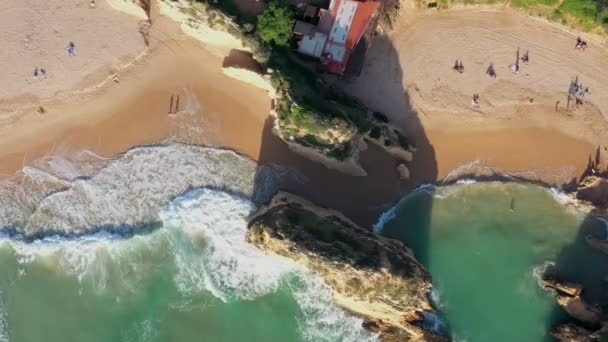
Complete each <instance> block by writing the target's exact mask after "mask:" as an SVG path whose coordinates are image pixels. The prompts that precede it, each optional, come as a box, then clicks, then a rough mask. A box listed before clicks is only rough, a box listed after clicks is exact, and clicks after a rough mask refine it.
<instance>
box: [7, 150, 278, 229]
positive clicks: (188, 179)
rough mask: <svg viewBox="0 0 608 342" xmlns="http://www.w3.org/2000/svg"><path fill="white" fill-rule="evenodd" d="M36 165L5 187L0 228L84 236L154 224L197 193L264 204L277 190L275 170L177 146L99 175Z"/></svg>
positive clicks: (114, 164)
mask: <svg viewBox="0 0 608 342" xmlns="http://www.w3.org/2000/svg"><path fill="white" fill-rule="evenodd" d="M91 158H92V157H91ZM93 159H94V158H93ZM39 164H40V165H43V164H44V165H43V166H44V167H43V166H40V168H36V167H26V168H24V169H23V171H22V179H21V181H20V183H18V184H17V183H15V182H14V181H11V180H8V181H5V182H3V183H2V184H0V227H2V228H5V229H6V228H8V229H12V230H16V231H18V232H21V233H25V234H39V233H43V232H48V231H51V232H57V233H62V234H83V233H86V232H87V231H90V230H92V229H93V230H94V229H98V228H99V227H111V228H117V227H118V228H120V227H133V226H138V225H142V224H146V223H151V222H156V221H158V219H159V218H158V213H159V212H160V209H161V208H162V207H163V206H165V205H166V204H167V203H168V202H169V201H170V200H171V199H173V198H175V197H177V196H179V195H180V194H182V193H184V192H186V191H187V190H189V189H192V188H197V187H212V188H217V189H223V190H227V191H230V192H234V193H241V194H243V195H245V196H248V197H252V198H253V199H254V201H266V200H268V199H269V197H270V196H271V195H272V194H273V193H274V191H275V190H276V186H275V183H274V177H273V176H272V170H271V168H265V167H258V166H257V165H256V164H255V163H254V162H253V161H251V160H249V159H247V158H244V157H242V156H240V155H238V154H237V153H235V152H232V151H229V150H221V149H213V148H207V147H200V146H193V145H185V144H178V143H171V144H167V145H156V146H144V147H138V148H134V149H132V150H130V151H128V152H126V153H125V154H123V155H121V156H120V157H117V158H115V159H112V160H103V161H102V162H100V163H99V165H101V166H99V165H97V164H96V165H97V166H98V167H100V168H99V169H97V170H96V171H95V172H93V171H91V167H87V168H83V167H80V166H79V167H75V166H74V167H72V165H71V164H69V162H68V161H67V160H65V159H61V160H58V159H57V158H55V159H53V160H50V161H49V160H46V161H45V162H40V163H39ZM79 174H80V176H79Z"/></svg>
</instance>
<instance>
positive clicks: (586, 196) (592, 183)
mask: <svg viewBox="0 0 608 342" xmlns="http://www.w3.org/2000/svg"><path fill="white" fill-rule="evenodd" d="M576 198H578V199H580V200H584V201H589V202H591V203H593V204H594V205H596V206H606V205H608V179H605V178H602V177H597V176H588V177H586V178H585V179H584V180H583V181H582V182H581V183H580V185H579V188H578V191H577V193H576Z"/></svg>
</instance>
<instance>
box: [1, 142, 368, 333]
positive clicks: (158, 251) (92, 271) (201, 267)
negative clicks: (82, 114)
mask: <svg viewBox="0 0 608 342" xmlns="http://www.w3.org/2000/svg"><path fill="white" fill-rule="evenodd" d="M82 156H83V157H86V158H88V159H90V161H91V162H90V163H87V164H86V165H84V166H83V165H82V164H78V163H74V162H73V161H72V160H67V159H57V158H55V159H53V158H49V159H47V160H44V161H42V162H41V163H39V164H38V165H37V166H36V167H29V168H26V169H24V170H23V173H22V175H20V177H21V178H20V179H21V182H20V183H19V184H18V185H19V186H17V185H15V182H14V180H10V181H7V182H6V183H4V184H2V185H1V186H2V189H1V191H0V223H1V224H2V226H3V227H4V230H3V232H4V233H2V234H1V235H0V253H2V255H10V256H12V257H14V260H15V264H16V267H17V268H18V274H17V276H16V277H17V278H16V279H17V280H16V281H19V279H22V278H23V277H26V276H27V275H28V273H29V272H31V270H32V267H34V266H35V267H44V268H45V269H48V270H51V271H52V272H53V273H54V274H63V275H65V276H67V277H72V278H73V279H75V280H76V281H77V283H78V284H79V286H80V291H81V292H82V291H85V292H86V291H90V290H92V291H93V292H95V293H100V294H108V293H111V294H112V296H114V297H115V298H116V300H117V301H120V298H128V297H129V296H131V295H133V294H136V293H138V291H140V289H141V288H142V286H143V284H145V282H146V281H150V279H153V278H152V277H153V274H156V273H155V272H159V271H158V270H157V269H158V268H159V267H163V269H165V268H166V269H167V270H169V271H170V272H166V273H163V275H164V276H168V277H170V281H171V282H172V283H173V284H174V286H175V289H176V290H177V291H178V292H179V294H180V296H182V297H183V298H186V300H187V299H188V298H195V297H196V296H200V295H201V293H204V294H208V295H211V296H212V297H215V298H217V299H219V300H220V301H221V302H224V303H230V302H234V301H248V300H253V299H255V298H259V297H261V296H264V295H267V294H271V293H274V292H276V291H278V290H279V288H288V289H289V292H290V293H291V295H292V296H293V298H294V299H295V301H296V303H297V305H298V307H299V310H300V313H301V314H300V315H299V316H298V317H297V322H298V326H299V329H300V333H301V335H302V336H303V337H304V338H305V339H306V340H309V341H336V340H341V341H373V340H376V339H377V336H375V335H373V334H370V333H368V332H367V331H366V330H365V329H364V328H363V327H362V320H360V319H358V318H355V317H353V316H351V315H350V314H348V313H346V312H345V311H343V310H342V309H340V308H338V307H337V306H335V305H334V304H333V301H332V295H331V290H330V289H329V288H328V287H327V286H326V285H325V284H324V283H323V282H322V280H321V279H320V278H319V277H318V276H316V275H315V274H314V273H312V272H310V271H307V270H305V269H302V268H300V267H299V266H296V265H295V264H292V263H290V262H288V261H286V260H282V259H280V258H276V257H271V256H267V255H265V254H263V253H262V252H260V251H259V250H257V249H255V248H254V247H253V246H251V245H249V244H248V243H247V242H246V233H247V222H248V218H249V215H251V214H252V213H253V212H254V211H255V210H256V209H257V207H258V205H259V204H261V203H264V202H265V201H267V200H269V199H270V197H271V195H272V194H273V193H274V192H275V191H276V189H277V187H278V186H279V184H281V180H282V179H286V178H289V177H292V175H291V173H290V171H289V170H286V169H282V168H273V167H266V168H262V167H259V166H257V165H256V164H255V163H254V162H252V161H251V160H249V159H247V158H244V157H242V156H240V155H238V154H237V153H235V152H233V151H229V150H221V149H213V148H206V147H198V146H191V145H184V144H174V143H173V144H167V145H157V146H145V147H139V148H135V149H132V150H130V151H128V152H127V153H125V154H123V155H121V156H119V157H117V158H112V159H103V158H98V157H96V156H94V155H92V154H90V153H84V154H83V155H82ZM295 178H296V180H298V181H302V179H301V178H300V177H299V175H296V176H295ZM151 224H153V225H154V227H153V229H145V227H146V225H151ZM167 263H168V266H167ZM159 265H163V266H159ZM5 286H6V284H5ZM212 297H210V298H212ZM0 298H1V296H0ZM184 305H185V304H184V303H181V304H180V303H174V305H172V307H174V308H177V309H180V308H182V307H184ZM0 306H1V303H0ZM8 314H9V315H10V312H9V313H8ZM5 322H6V320H5V317H4V315H2V316H0V341H4V340H6V339H3V337H4V335H3V334H2V332H4V331H6V327H5ZM157 323H158V322H157V321H155V319H154V318H149V317H148V318H144V319H141V320H138V321H134V322H133V324H132V325H131V327H130V328H129V330H128V331H123V332H122V333H121V334H122V335H123V336H125V340H140V339H141V338H142V337H144V338H154V337H155V336H158V330H157V329H158V327H157V326H156V325H157Z"/></svg>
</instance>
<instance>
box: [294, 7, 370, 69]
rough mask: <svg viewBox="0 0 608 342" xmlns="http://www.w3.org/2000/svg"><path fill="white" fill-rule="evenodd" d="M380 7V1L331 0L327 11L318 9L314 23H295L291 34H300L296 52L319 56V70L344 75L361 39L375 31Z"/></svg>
mask: <svg viewBox="0 0 608 342" xmlns="http://www.w3.org/2000/svg"><path fill="white" fill-rule="evenodd" d="M379 6H380V1H379V0H367V1H365V0H361V1H358V0H332V1H331V3H330V5H329V8H328V9H327V10H324V9H321V10H320V11H319V21H318V24H317V25H316V26H314V25H310V24H308V23H304V22H301V21H297V22H296V26H295V29H294V33H295V34H296V35H299V36H301V39H300V40H299V43H298V51H299V52H300V53H302V54H305V55H308V56H312V57H316V58H319V60H320V69H321V70H322V71H325V72H329V73H333V74H338V75H342V74H345V72H346V70H347V67H348V65H349V61H350V59H351V55H352V54H353V51H354V50H355V48H356V47H357V45H358V44H359V43H360V42H361V38H362V37H363V36H364V35H365V33H366V32H368V31H369V30H375V23H376V21H375V17H376V12H377V10H378V8H379ZM365 50H366V49H363V53H364V51H365ZM356 73H358V71H357V72H356Z"/></svg>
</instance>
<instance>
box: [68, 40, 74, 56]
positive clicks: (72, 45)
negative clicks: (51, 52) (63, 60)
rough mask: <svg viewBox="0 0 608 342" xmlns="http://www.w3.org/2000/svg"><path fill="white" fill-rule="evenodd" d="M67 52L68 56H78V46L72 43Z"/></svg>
mask: <svg viewBox="0 0 608 342" xmlns="http://www.w3.org/2000/svg"><path fill="white" fill-rule="evenodd" d="M66 50H67V52H68V56H76V46H75V45H74V42H70V43H69V44H68V48H67V49H66Z"/></svg>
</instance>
